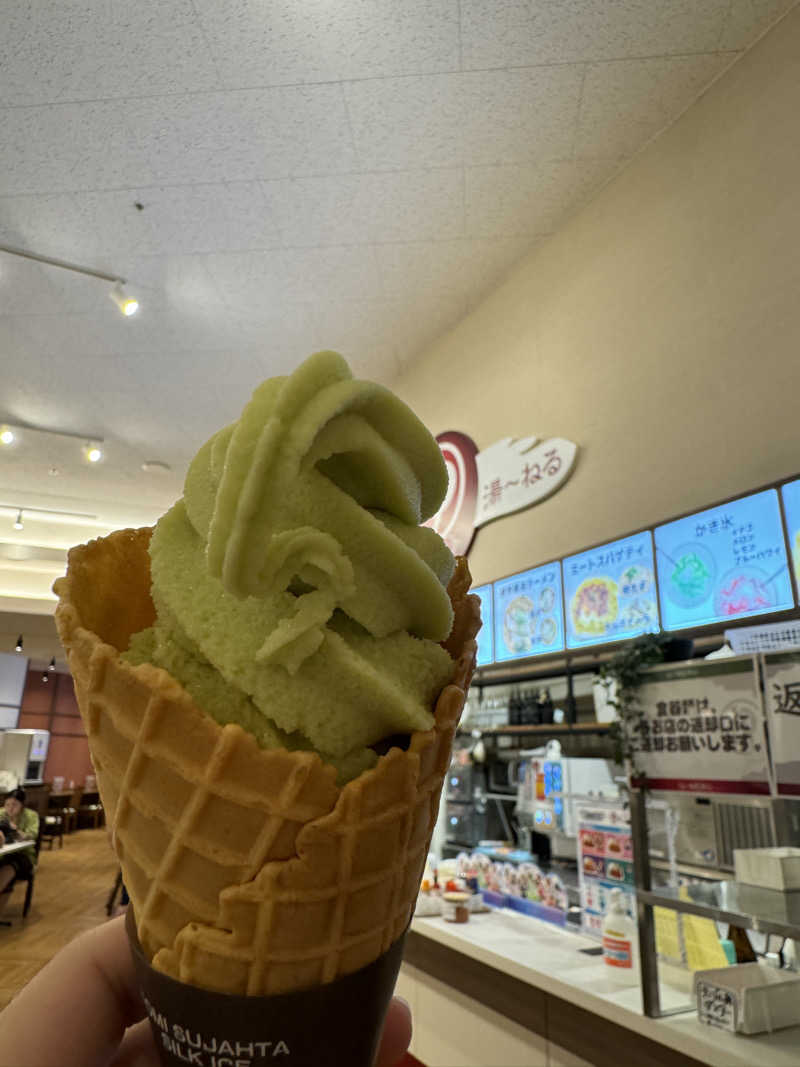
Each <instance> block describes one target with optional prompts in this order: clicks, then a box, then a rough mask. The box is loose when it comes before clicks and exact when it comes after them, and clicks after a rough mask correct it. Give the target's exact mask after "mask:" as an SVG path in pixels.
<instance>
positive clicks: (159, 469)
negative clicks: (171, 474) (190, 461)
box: [142, 459, 172, 474]
mask: <svg viewBox="0 0 800 1067" xmlns="http://www.w3.org/2000/svg"><path fill="white" fill-rule="evenodd" d="M142 470H143V471H144V472H145V473H146V474H159V473H161V474H163V473H165V472H166V471H170V470H172V468H171V467H170V465H169V463H164V462H163V460H160V459H146V460H145V461H144V463H143V464H142Z"/></svg>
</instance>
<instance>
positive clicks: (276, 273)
mask: <svg viewBox="0 0 800 1067" xmlns="http://www.w3.org/2000/svg"><path fill="white" fill-rule="evenodd" d="M203 260H204V262H205V265H206V267H207V268H208V272H209V274H210V275H211V278H212V281H213V282H214V284H215V286H216V287H217V290H218V292H219V294H220V296H221V297H222V299H223V300H224V302H225V304H226V306H227V307H228V308H229V309H232V310H234V311H241V310H247V309H248V308H252V309H256V308H264V307H274V306H276V305H278V306H279V305H280V303H281V301H283V300H285V299H286V292H285V268H284V263H283V256H282V253H281V251H280V250H276V251H274V252H228V253H219V254H214V255H209V256H204V257H203Z"/></svg>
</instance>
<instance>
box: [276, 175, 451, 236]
mask: <svg viewBox="0 0 800 1067" xmlns="http://www.w3.org/2000/svg"><path fill="white" fill-rule="evenodd" d="M264 189H265V192H266V195H267V200H268V203H269V204H270V207H271V210H272V212H273V215H274V217H275V218H276V220H278V226H279V228H280V230H281V236H282V238H283V242H284V244H285V245H287V246H303V245H331V244H333V245H335V244H347V243H358V242H362V243H363V242H367V241H393V240H394V241H402V240H409V239H411V240H414V239H423V238H443V237H458V236H461V234H462V233H463V230H464V208H463V176H462V172H461V170H460V169H457V168H453V169H442V170H429V171H425V170H420V171H407V172H405V173H386V174H347V175H342V176H337V177H328V178H296V179H294V180H293V181H281V182H265V183H264Z"/></svg>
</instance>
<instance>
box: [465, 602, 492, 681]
mask: <svg viewBox="0 0 800 1067" xmlns="http://www.w3.org/2000/svg"><path fill="white" fill-rule="evenodd" d="M470 592H471V593H474V594H475V596H477V597H480V601H481V622H482V623H483V625H482V626H481V628H480V630H478V659H477V664H478V666H479V667H486V666H487V665H488V664H489V663H494V619H493V614H494V612H493V607H494V605H493V604H492V587H491V585H479V586H478V588H477V589H470Z"/></svg>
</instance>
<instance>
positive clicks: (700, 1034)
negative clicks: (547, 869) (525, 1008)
mask: <svg viewBox="0 0 800 1067" xmlns="http://www.w3.org/2000/svg"><path fill="white" fill-rule="evenodd" d="M411 930H413V931H414V932H415V933H417V934H420V935H422V936H424V937H428V938H430V939H431V940H433V941H436V942H438V943H439V944H441V945H444V946H446V947H447V948H450V949H453V950H455V951H456V952H460V953H462V954H463V955H466V956H469V957H470V958H471V959H473V960H477V961H478V962H480V963H484V964H486V965H487V966H489V967H494V968H496V969H497V970H499V971H503V972H504V973H506V974H509V975H511V976H512V977H514V978H517V979H518V980H519V981H522V982H526V983H527V984H528V985H531V986H535V987H536V988H538V989H541V990H544V991H545V992H547V993H549V994H551V995H552V996H555V997H560V998H561V999H563V1000H565V1001H568V1002H570V1003H572V1004H575V1005H576V1006H578V1007H580V1008H583V1009H584V1010H586V1011H589V1012H592V1013H593V1014H595V1015H599V1016H602V1017H603V1018H605V1019H608V1020H609V1021H610V1022H613V1023H616V1024H617V1025H619V1026H624V1027H625V1028H626V1029H628V1030H632V1031H634V1032H636V1033H638V1034H641V1035H642V1037H645V1038H649V1039H650V1040H651V1041H657V1042H659V1043H661V1044H663V1045H667V1046H669V1047H670V1048H672V1049H674V1050H675V1051H676V1052H679V1053H681V1054H683V1055H685V1056H691V1057H694V1058H695V1059H697V1060H700V1061H702V1062H704V1063H708V1064H711V1065H713V1067H739V1065H741V1067H752V1065H753V1064H754V1063H757V1064H758V1065H759V1067H797V1064H798V1062H800V1027H790V1028H788V1029H786V1030H777V1031H775V1033H773V1034H758V1035H754V1036H745V1035H735V1034H730V1033H726V1032H725V1031H722V1030H717V1029H713V1028H711V1027H708V1026H705V1025H703V1024H701V1023H699V1022H698V1021H697V1015H696V1013H695V1011H694V1009H692V1010H691V1011H690V1012H683V1013H681V1014H679V1015H672V1016H667V1017H666V1018H663V1019H650V1018H648V1017H647V1016H645V1015H644V1014H643V1013H642V1008H641V992H640V990H639V987H638V985H636V986H621V985H619V984H618V983H617V982H615V981H614V979H613V978H609V976H608V971H607V968H606V965H605V964H604V963H603V962H602V960H601V959H599V958H598V957H596V956H586V955H582V954H581V952H580V949H582V948H593V947H596V946H597V942H596V941H593V940H591V939H590V938H587V937H584V936H582V935H581V934H578V933H574V932H573V931H571V930H562V929H560V928H559V927H557V926H553V925H551V924H549V923H545V922H542V921H540V920H538V919H532V918H530V917H528V916H526V915H519V914H517V913H516V912H512V911H510V910H507V909H504V908H501V909H497V910H493V911H491V912H488V913H484V914H480V915H473V916H471V917H470V921H469V922H468V923H464V924H456V923H447V922H445V921H444V920H443V919H441V918H438V917H436V918H424V919H423V918H415V919H414V920H413V921H412V923H411ZM659 973H660V974H661V977H662V982H661V1004H662V1008H663V1009H664V1010H665V1011H670V1010H672V1009H675V1008H681V1007H685V1006H686V1005H688V1004H689V1003H691V999H692V997H691V979H690V976H689V974H688V972H685V971H681V970H679V969H677V968H673V967H667V966H664V965H663V964H661V965H659Z"/></svg>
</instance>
